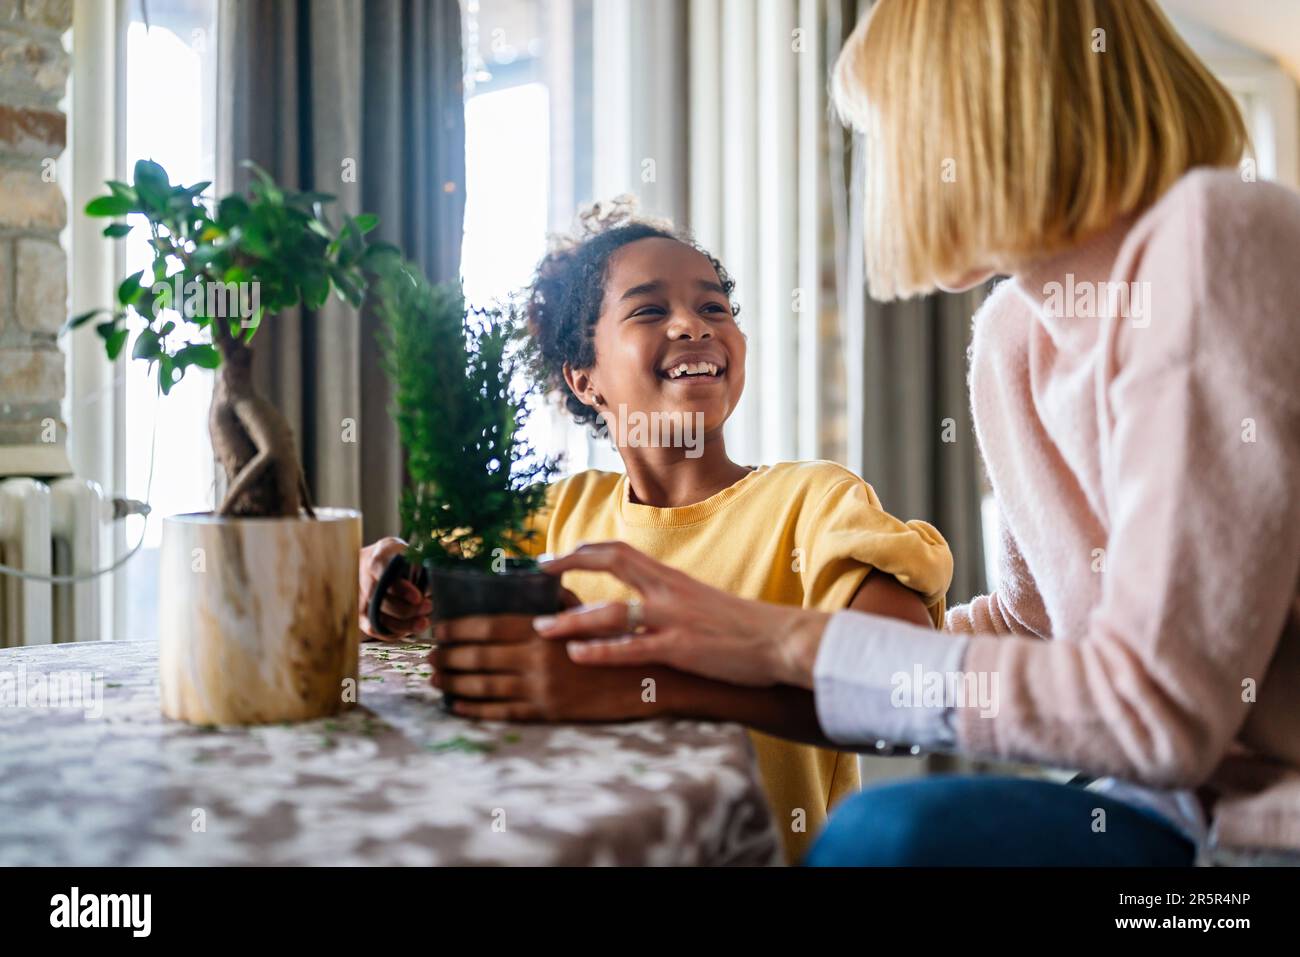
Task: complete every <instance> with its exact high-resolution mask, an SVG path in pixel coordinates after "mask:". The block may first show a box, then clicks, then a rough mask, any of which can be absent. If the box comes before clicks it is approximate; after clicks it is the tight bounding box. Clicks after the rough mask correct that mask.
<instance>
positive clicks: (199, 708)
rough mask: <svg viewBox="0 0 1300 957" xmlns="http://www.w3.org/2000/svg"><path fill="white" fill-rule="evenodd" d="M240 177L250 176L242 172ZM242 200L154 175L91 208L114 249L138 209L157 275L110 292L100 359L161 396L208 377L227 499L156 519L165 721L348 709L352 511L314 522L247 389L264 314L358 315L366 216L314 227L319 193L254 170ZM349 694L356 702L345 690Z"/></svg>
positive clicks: (321, 203)
mask: <svg viewBox="0 0 1300 957" xmlns="http://www.w3.org/2000/svg"><path fill="white" fill-rule="evenodd" d="M249 165H250V167H251V164H249ZM251 168H252V171H253V179H252V184H251V186H250V189H249V191H248V193H247V194H246V195H240V194H231V195H228V196H225V197H222V198H221V199H220V200H219V201H217V202H215V203H213V204H211V205H210V204H209V203H208V202H207V201H205V200H204V198H203V193H204V191H205V190H206V189H207V188H208V186H209V185H210V184H209V183H198V184H195V185H192V186H181V185H174V184H172V183H171V182H170V180H169V178H168V176H167V173H166V171H165V170H163V168H162V167H161V166H159V165H158V164H157V163H153V162H150V161H148V160H141V161H140V162H138V163H136V165H135V170H134V181H133V182H131V183H123V182H116V181H114V182H109V183H108V189H109V192H108V194H107V195H104V196H100V197H98V198H96V199H94V200H92V201H91V202H90V203H89V205H87V207H86V213H87V214H88V215H90V216H100V217H111V218H114V219H115V220H117V221H115V222H113V223H112V224H110V225H109V226H107V228H105V230H104V235H105V236H107V237H109V238H113V239H120V238H122V237H124V236H126V235H127V234H128V233H130V232H131V231H132V228H133V224H132V223H129V222H123V221H121V217H126V216H129V215H138V216H139V217H141V218H142V220H143V222H142V224H141V225H143V227H144V228H145V229H147V230H148V232H149V240H148V242H149V246H150V248H151V249H152V253H153V257H152V264H151V266H150V267H149V268H148V269H146V270H141V271H139V272H135V273H132V274H131V275H129V276H127V277H126V278H125V279H123V280H122V282H121V284H120V285H119V286H118V289H117V304H116V306H115V307H114V308H112V309H100V310H95V311H93V312H88V313H84V314H82V315H79V316H75V317H73V318H72V319H71V320H69V322H68V325H67V327H65V328H67V329H72V328H76V327H78V326H80V325H82V324H84V323H87V322H91V321H93V320H99V321H98V322H97V323H96V325H95V331H96V332H97V333H98V334H99V336H100V338H102V340H103V344H104V348H105V351H106V353H107V355H108V357H109V359H116V358H117V357H118V356H119V355H120V354H122V353H123V352H124V351H125V349H126V347H127V345H128V343H129V344H130V345H131V356H132V357H133V358H136V359H141V360H144V361H146V362H148V363H149V364H150V365H151V366H152V367H156V370H157V374H158V388H159V389H160V390H161V391H162V393H163V394H164V395H166V394H167V393H169V392H170V391H171V390H172V389H173V388H174V387H175V386H176V383H178V382H179V381H181V379H182V378H183V377H184V375H185V374H186V372H187V370H189V369H190V368H192V367H195V366H197V367H199V368H203V369H214V370H216V382H215V385H214V388H213V395H212V406H211V411H210V414H209V419H208V427H209V432H210V435H211V439H212V448H213V452H214V455H215V457H216V458H217V460H218V461H219V462H220V463H221V466H222V469H223V471H224V473H225V477H226V481H227V488H226V492H225V495H224V497H223V499H222V501H221V502H220V504H219V505H218V506H217V508H216V510H215V512H214V513H211V514H201V515H182V516H172V517H169V518H167V519H165V520H164V526H163V540H162V556H161V573H160V574H161V581H160V583H159V612H160V618H161V628H160V635H161V647H160V667H161V684H162V701H163V711H164V712H165V713H166V714H168V715H169V716H172V717H176V718H182V719H185V720H190V721H194V722H196V723H203V724H208V723H227V722H230V723H249V722H271V721H284V720H292V719H301V718H310V717H316V716H320V715H324V714H331V713H335V712H337V711H338V710H339V709H340V708H341V707H342V706H344V705H345V704H347V703H350V701H349V700H348V699H349V696H348V694H347V689H348V687H349V684H348V679H351V685H350V687H352V688H355V680H356V669H357V647H358V641H359V634H358V632H357V625H356V620H357V584H356V569H355V562H356V555H357V551H358V549H359V548H360V545H361V527H360V516H359V514H358V513H356V512H354V511H346V510H338V509H320V510H313V508H312V505H311V501H310V498H309V496H308V491H307V487H306V482H305V481H304V479H303V470H302V466H301V465H300V463H299V461H298V456H297V453H296V451H295V448H294V440H293V433H292V431H291V429H290V427H289V424H288V423H287V422H286V421H285V419H284V417H283V416H282V415H281V414H280V412H279V411H278V410H277V409H276V407H275V406H274V405H273V404H272V403H270V402H269V401H267V400H266V399H265V398H264V397H262V396H261V395H259V394H258V393H257V391H256V390H255V389H254V387H253V381H252V359H253V352H252V348H251V343H252V340H253V337H254V335H255V334H256V332H257V330H258V327H259V326H260V324H261V322H262V320H263V319H264V318H265V317H266V316H273V315H275V314H276V313H278V312H280V311H282V310H284V309H288V308H291V307H294V306H298V305H302V306H304V307H306V308H308V309H318V308H320V307H321V306H322V305H323V304H324V303H325V301H326V299H327V298H328V297H329V295H330V293H331V291H332V292H334V293H335V294H336V295H338V296H339V297H340V298H341V299H343V300H344V301H345V302H347V303H348V304H349V305H350V306H352V307H354V308H356V307H359V306H360V305H361V303H362V300H363V298H364V295H365V291H366V287H367V272H366V268H367V266H368V264H370V263H371V262H372V261H374V258H375V257H376V256H379V255H380V254H384V253H390V252H392V251H393V250H392V247H388V246H386V245H382V244H372V245H367V243H366V241H365V238H364V235H365V233H366V232H368V231H369V230H371V229H373V228H374V226H375V225H376V223H377V219H376V218H375V217H374V216H357V217H355V218H352V217H344V219H343V224H342V227H341V228H340V229H338V230H337V231H335V230H334V228H333V227H332V226H331V225H330V223H329V222H328V221H327V219H326V218H325V216H324V213H323V208H324V207H325V206H327V205H328V204H329V203H330V202H332V197H330V196H328V195H325V194H322V193H314V192H293V191H290V190H285V189H281V188H280V187H279V186H277V185H276V184H275V182H274V181H273V180H272V179H271V177H269V176H268V175H267V174H266V173H264V172H263V171H262V170H260V169H257V168H256V167H251ZM351 700H352V701H354V700H355V695H352V696H351Z"/></svg>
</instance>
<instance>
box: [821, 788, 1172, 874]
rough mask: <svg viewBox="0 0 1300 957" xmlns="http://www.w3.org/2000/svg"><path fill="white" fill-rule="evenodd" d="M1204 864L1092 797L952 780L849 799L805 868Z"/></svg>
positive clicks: (1139, 815) (1145, 821) (1159, 832)
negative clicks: (1099, 811) (1194, 861)
mask: <svg viewBox="0 0 1300 957" xmlns="http://www.w3.org/2000/svg"><path fill="white" fill-rule="evenodd" d="M1098 809H1101V810H1104V811H1105V812H1106V813H1105V816H1104V819H1103V818H1102V816H1101V815H1099V814H1097V810H1098ZM1103 820H1104V825H1105V830H1104V831H1103V830H1100V829H1099V825H1100V824H1101V823H1103ZM1195 856H1196V849H1195V846H1194V845H1193V844H1192V842H1191V841H1189V840H1188V839H1187V838H1185V837H1183V835H1182V834H1181V833H1179V832H1178V831H1177V830H1175V829H1174V827H1173V826H1172V825H1170V824H1168V823H1166V822H1165V821H1164V819H1163V818H1160V817H1157V816H1156V815H1155V814H1154V813H1152V812H1148V811H1145V810H1142V809H1139V808H1136V807H1133V806H1132V805H1129V804H1124V803H1121V802H1119V801H1115V800H1113V799H1111V798H1107V797H1104V796H1102V795H1100V794H1093V793H1092V792H1091V791H1087V790H1085V789H1084V788H1082V787H1076V786H1073V785H1069V784H1055V783H1052V782H1050V781H1035V780H1030V779H1026V778H1010V777H971V776H957V775H950V776H937V777H932V778H922V779H919V780H913V781H899V782H895V783H892V784H882V785H878V786H876V787H871V788H868V789H867V790H865V791H862V792H861V793H860V794H855V795H854V796H852V797H850V798H845V800H844V801H843V802H842V803H841V804H840V805H839V807H837V808H836V809H835V810H834V811H832V812H831V818H830V821H829V822H827V824H826V828H825V830H823V831H822V833H821V836H820V837H818V839H817V842H816V843H815V844H814V845H813V848H812V850H811V851H809V852H808V856H807V858H805V860H804V863H805V864H807V865H810V866H813V867H871V866H876V867H880V866H885V867H887V866H920V867H926V866H930V867H933V866H955V867H964V866H989V865H1006V866H1028V867H1053V866H1061V867H1087V866H1105V867H1142V866H1154V867H1185V866H1189V865H1191V864H1192V862H1193V860H1194V859H1195Z"/></svg>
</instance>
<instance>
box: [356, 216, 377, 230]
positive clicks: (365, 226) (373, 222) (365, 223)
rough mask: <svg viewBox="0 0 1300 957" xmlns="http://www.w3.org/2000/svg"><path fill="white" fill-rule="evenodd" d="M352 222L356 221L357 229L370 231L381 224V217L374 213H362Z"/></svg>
mask: <svg viewBox="0 0 1300 957" xmlns="http://www.w3.org/2000/svg"><path fill="white" fill-rule="evenodd" d="M352 222H354V223H356V226H357V229H359V230H361V231H362V232H363V233H368V232H370V230H372V229H374V228H375V227H376V226H378V225H379V217H378V216H376V215H375V214H374V213H362V214H361V215H360V216H358V217H357V218H356V219H354V220H352Z"/></svg>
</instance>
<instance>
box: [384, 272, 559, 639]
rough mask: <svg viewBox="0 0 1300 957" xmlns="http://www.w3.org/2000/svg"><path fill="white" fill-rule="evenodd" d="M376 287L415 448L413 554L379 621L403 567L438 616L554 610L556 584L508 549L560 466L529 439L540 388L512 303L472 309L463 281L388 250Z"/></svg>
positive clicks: (391, 575) (410, 450)
mask: <svg viewBox="0 0 1300 957" xmlns="http://www.w3.org/2000/svg"><path fill="white" fill-rule="evenodd" d="M377 274H378V277H379V278H378V280H377V283H376V285H375V289H374V291H375V293H376V299H377V302H378V311H379V315H380V319H381V331H380V345H381V349H382V353H383V359H384V367H385V371H386V372H387V374H388V376H389V378H390V379H391V380H392V383H393V413H394V416H395V418H396V421H397V429H398V434H399V437H400V438H401V442H402V446H403V447H404V449H405V451H406V457H407V472H408V474H409V476H410V485H409V487H408V488H407V489H406V490H405V492H404V494H403V498H402V526H403V533H404V535H405V536H406V540H407V542H408V543H409V548H408V549H407V552H406V555H405V556H399V557H397V558H396V559H394V560H393V561H392V562H391V563H390V564H389V566H388V567H387V568H386V569H385V570H384V573H383V575H381V577H380V581H379V583H378V586H377V587H376V589H375V593H374V595H373V597H372V602H371V607H370V620H371V621H372V622H374V623H376V626H377V627H382V625H379V622H380V620H381V617H380V615H379V614H378V610H379V606H380V604H382V602H383V598H384V595H385V593H386V592H387V589H388V588H389V587H390V586H391V584H392V582H393V581H395V580H396V579H397V578H398V577H406V578H409V579H410V580H412V581H414V582H416V584H417V585H418V586H419V587H420V588H421V589H422V590H427V591H428V592H429V594H430V596H431V598H432V600H433V616H434V618H435V619H443V618H456V617H461V616H463V615H471V614H505V613H515V614H543V613H547V612H551V611H555V610H556V609H557V608H558V607H559V606H558V601H559V583H558V580H557V579H555V578H554V577H553V576H549V575H545V574H543V573H541V572H540V571H538V570H537V567H536V563H535V562H532V561H528V560H524V559H519V558H512V557H510V556H511V554H512V553H513V552H516V551H517V550H518V549H519V546H520V545H521V544H522V543H523V542H524V541H525V540H526V539H527V538H528V536H529V534H530V533H529V529H528V523H529V519H530V518H531V517H532V515H533V514H534V513H535V512H536V511H537V510H538V509H539V508H540V507H541V506H542V505H543V503H544V502H545V497H546V482H547V481H548V480H550V479H551V478H552V477H553V476H554V474H555V471H556V463H555V461H554V460H552V459H546V458H542V457H540V456H539V455H538V454H537V453H536V451H535V450H534V449H533V448H532V447H531V446H530V445H529V443H528V442H527V440H526V439H525V438H524V434H523V426H524V422H525V421H526V419H527V414H528V413H527V403H528V399H529V397H530V396H531V395H533V394H534V392H533V389H532V388H529V387H526V386H523V385H521V384H520V383H521V381H523V380H524V378H525V376H524V371H525V366H526V362H527V360H526V357H525V355H524V353H523V351H522V348H521V347H522V343H521V342H520V341H519V336H518V332H519V330H520V328H521V323H522V321H523V320H522V316H521V311H520V310H519V309H518V308H517V306H516V305H514V304H512V303H509V302H507V303H505V304H502V305H498V306H494V307H492V308H468V307H467V306H466V304H465V299H464V296H463V294H462V291H461V289H460V287H459V286H457V285H454V284H442V285H431V284H430V283H429V282H428V281H426V280H425V279H424V277H423V276H421V275H420V273H419V272H418V270H416V269H415V268H413V267H412V266H411V265H410V264H409V263H404V262H402V261H401V260H400V259H399V258H397V257H396V256H393V257H388V258H386V260H385V261H384V264H383V265H382V266H380V267H378V268H377Z"/></svg>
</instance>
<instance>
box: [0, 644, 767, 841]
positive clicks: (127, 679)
mask: <svg viewBox="0 0 1300 957" xmlns="http://www.w3.org/2000/svg"><path fill="white" fill-rule="evenodd" d="M362 648H363V650H362V660H361V679H360V682H359V684H360V689H361V690H360V704H359V705H358V706H357V707H354V708H353V709H351V710H350V711H348V712H345V713H344V714H342V715H341V716H339V717H337V718H334V719H325V720H319V721H311V722H305V723H300V724H294V725H272V726H262V727H253V728H242V727H220V728H218V727H207V728H203V727H194V726H190V725H187V724H183V723H181V722H176V721H171V720H168V719H166V718H164V717H163V716H162V714H161V713H160V711H159V706H158V700H159V699H158V667H157V659H158V652H157V646H156V645H155V644H153V643H151V642H85V643H79V644H65V645H52V646H43V647H23V648H11V649H4V650H0V865H37V864H39V865H176V864H181V865H236V864H254V865H367V864H374V865H394V864H401V865H430V864H524V865H551V864H581V865H588V864H655V865H668V864H774V863H779V862H780V860H781V856H780V842H779V839H778V837H777V834H776V831H775V825H774V823H773V821H772V818H771V814H770V812H769V811H768V808H767V805H766V802H765V800H764V798H763V792H762V789H761V785H760V783H759V780H758V777H757V771H756V767H755V763H754V758H753V753H752V750H751V748H750V745H749V740H748V737H747V735H746V734H745V732H744V731H743V729H741V728H739V727H736V726H734V725H727V724H708V723H699V722H686V721H673V722H666V721H654V722H642V723H635V724H619V725H508V724H487V723H473V722H469V721H465V720H463V719H460V718H457V717H455V716H452V715H449V714H446V713H444V712H443V711H442V710H441V709H440V708H439V707H438V706H437V698H438V692H437V691H436V690H434V689H433V688H432V687H430V686H429V684H428V681H427V675H428V665H427V663H426V662H425V660H424V658H425V654H426V653H427V651H428V648H427V647H426V646H424V645H419V644H405V645H390V644H384V645H375V644H364V645H363V646H362ZM78 679H80V680H81V681H84V685H81V687H82V688H83V689H84V692H85V693H84V695H83V698H82V701H81V704H82V707H80V708H78V707H68V706H67V705H68V704H69V703H70V702H72V703H75V696H74V695H73V694H72V689H73V688H75V687H77V683H76V682H77V680H78ZM97 686H98V687H99V688H100V689H101V691H100V694H99V696H98V697H96V694H95V692H94V689H95V688H96V687H97ZM24 689H25V691H24ZM42 689H44V694H42V693H41V692H42ZM51 697H52V698H54V699H55V700H54V701H53V702H51V701H50V700H49V699H50V698H51ZM18 701H22V702H24V704H23V706H18V705H17V704H16V702H18ZM96 701H98V702H99V704H98V706H96V704H95V702H96ZM51 703H53V704H58V705H60V706H59V707H51V706H49V705H50V704H51ZM97 712H98V713H97Z"/></svg>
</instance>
